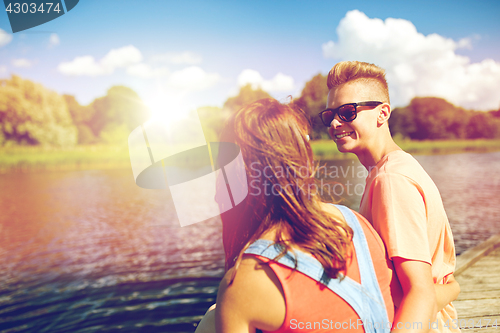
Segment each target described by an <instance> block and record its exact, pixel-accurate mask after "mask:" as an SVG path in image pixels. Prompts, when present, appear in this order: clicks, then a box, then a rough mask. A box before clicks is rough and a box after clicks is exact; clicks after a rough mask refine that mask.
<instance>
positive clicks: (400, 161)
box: [375, 150, 429, 182]
mask: <svg viewBox="0 0 500 333" xmlns="http://www.w3.org/2000/svg"><path fill="white" fill-rule="evenodd" d="M375 168H376V170H375V176H379V175H384V176H386V177H387V176H396V177H397V176H403V177H406V178H409V179H411V180H413V181H415V182H419V180H421V179H422V178H428V177H429V176H428V174H427V172H426V171H425V170H424V168H423V167H422V166H421V165H420V163H418V161H417V160H416V159H415V158H414V157H413V156H412V155H410V154H408V153H407V152H405V151H403V150H397V151H393V152H391V153H390V154H389V155H388V156H387V157H386V158H385V160H384V162H383V163H382V164H381V165H378V166H376V167H375Z"/></svg>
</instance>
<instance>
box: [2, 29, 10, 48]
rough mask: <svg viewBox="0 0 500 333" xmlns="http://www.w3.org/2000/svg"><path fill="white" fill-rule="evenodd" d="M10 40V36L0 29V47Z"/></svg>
mask: <svg viewBox="0 0 500 333" xmlns="http://www.w3.org/2000/svg"><path fill="white" fill-rule="evenodd" d="M11 40H12V35H11V34H9V33H7V32H6V31H5V30H2V29H0V47H2V46H4V45H7V44H9V43H10V41H11Z"/></svg>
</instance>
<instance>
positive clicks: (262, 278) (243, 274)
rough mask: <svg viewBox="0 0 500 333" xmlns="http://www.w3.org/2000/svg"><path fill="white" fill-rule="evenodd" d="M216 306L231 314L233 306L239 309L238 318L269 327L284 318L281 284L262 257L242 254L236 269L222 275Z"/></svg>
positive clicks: (261, 326) (283, 299)
mask: <svg viewBox="0 0 500 333" xmlns="http://www.w3.org/2000/svg"><path fill="white" fill-rule="evenodd" d="M233 275H234V276H233ZM217 309H218V311H220V312H221V315H222V316H223V317H226V316H228V315H231V316H233V317H234V316H235V313H234V309H243V311H241V312H240V313H238V314H237V316H238V318H239V319H238V320H243V321H248V322H249V323H254V325H255V326H256V327H259V328H261V329H264V330H269V331H273V330H276V329H278V328H279V327H280V326H281V324H282V323H283V321H284V320H285V313H286V306H285V297H284V292H283V287H282V286H281V283H280V281H279V279H278V277H277V276H276V274H275V273H274V271H273V270H272V269H271V268H270V267H269V265H268V264H267V263H266V262H265V261H263V260H260V259H258V258H257V257H255V256H253V255H245V256H244V257H243V259H242V261H241V263H240V265H239V267H238V269H237V270H236V272H235V268H234V267H233V268H231V269H229V270H228V271H227V272H226V274H225V275H224V278H223V279H222V281H221V283H220V286H219V294H218V296H217ZM224 313H226V314H224ZM226 318H227V317H226Z"/></svg>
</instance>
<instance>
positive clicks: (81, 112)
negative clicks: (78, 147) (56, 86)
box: [63, 95, 98, 144]
mask: <svg viewBox="0 0 500 333" xmlns="http://www.w3.org/2000/svg"><path fill="white" fill-rule="evenodd" d="M63 98H64V100H65V101H66V104H67V105H68V110H69V113H70V114H71V118H73V122H74V123H75V126H76V128H77V130H78V144H92V143H96V142H97V141H98V139H97V137H96V136H95V135H94V133H93V132H92V130H91V129H90V127H89V125H88V123H89V121H90V119H92V117H93V116H94V113H95V109H94V108H93V107H92V106H91V105H88V106H83V105H80V103H78V101H77V100H76V99H75V97H74V96H72V95H63Z"/></svg>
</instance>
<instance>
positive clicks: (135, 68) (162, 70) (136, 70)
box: [127, 63, 169, 79]
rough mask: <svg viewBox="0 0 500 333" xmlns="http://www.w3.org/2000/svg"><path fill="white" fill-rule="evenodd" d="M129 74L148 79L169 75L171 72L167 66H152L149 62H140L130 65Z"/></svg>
mask: <svg viewBox="0 0 500 333" xmlns="http://www.w3.org/2000/svg"><path fill="white" fill-rule="evenodd" d="M127 74H129V75H132V76H137V77H140V78H143V79H148V78H152V77H162V76H167V75H168V74H169V70H168V68H166V67H158V68H152V67H151V66H149V65H148V64H145V63H140V64H135V65H132V66H129V67H128V68H127Z"/></svg>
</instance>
